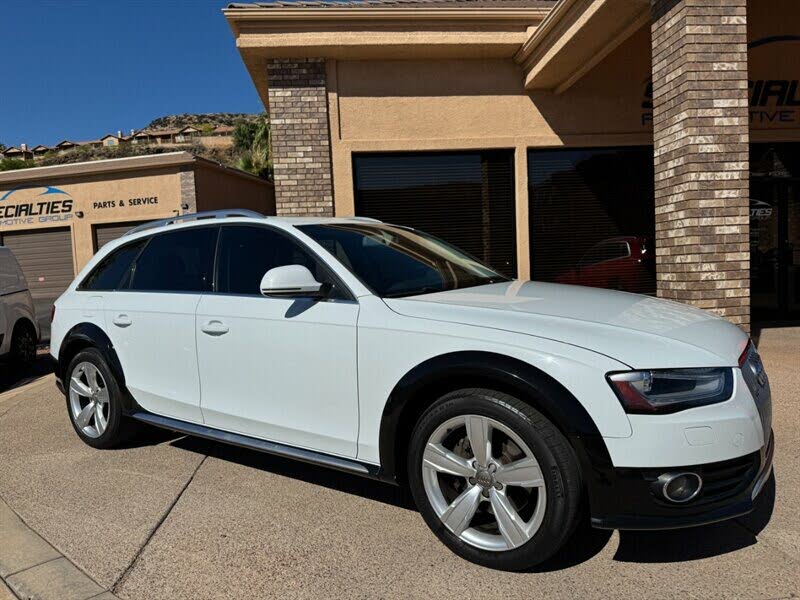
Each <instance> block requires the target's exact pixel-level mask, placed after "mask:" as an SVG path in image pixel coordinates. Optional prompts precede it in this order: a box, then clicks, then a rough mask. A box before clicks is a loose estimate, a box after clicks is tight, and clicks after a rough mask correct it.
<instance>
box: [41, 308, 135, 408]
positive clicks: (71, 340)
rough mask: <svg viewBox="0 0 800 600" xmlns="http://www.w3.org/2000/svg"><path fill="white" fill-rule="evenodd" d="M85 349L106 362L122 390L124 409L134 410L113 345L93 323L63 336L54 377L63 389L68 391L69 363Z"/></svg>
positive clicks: (104, 333)
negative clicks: (60, 382) (90, 350)
mask: <svg viewBox="0 0 800 600" xmlns="http://www.w3.org/2000/svg"><path fill="white" fill-rule="evenodd" d="M85 348H94V349H95V350H97V351H98V352H99V353H100V354H101V356H102V357H103V359H104V360H105V361H106V364H107V365H108V368H109V369H111V373H112V374H113V375H114V377H115V378H116V380H117V383H118V385H119V388H120V390H123V398H125V403H126V406H125V409H126V410H131V409H134V408H135V406H133V404H132V403H133V398H132V397H131V396H130V394H128V393H125V392H126V387H125V372H124V371H123V369H122V364H121V363H120V360H119V356H117V352H116V350H115V349H114V344H113V343H112V342H111V338H109V337H108V335H107V334H106V332H105V331H103V330H102V329H101V328H100V327H99V326H97V325H95V324H94V323H78V324H77V325H75V326H74V327H73V328H72V329H70V330H69V331H68V332H67V335H65V336H64V340H63V341H62V343H61V346H60V348H59V351H58V362H57V366H56V377H58V379H60V380H61V381H62V382H64V383H65V385H64V387H65V389H68V387H69V386H68V385H67V384H66V379H67V376H68V373H67V369H68V368H69V363H70V361H71V360H72V359H73V357H75V355H76V354H78V352H80V351H81V350H84V349H85Z"/></svg>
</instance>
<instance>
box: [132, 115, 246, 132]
mask: <svg viewBox="0 0 800 600" xmlns="http://www.w3.org/2000/svg"><path fill="white" fill-rule="evenodd" d="M257 118H258V115H253V114H248V113H199V114H183V115H166V116H164V117H158V118H157V119H153V120H152V121H150V123H149V124H148V125H147V126H146V127H145V129H146V130H157V129H179V128H181V127H185V126H186V125H193V126H194V127H201V126H203V125H211V126H213V127H217V126H219V125H235V124H236V123H237V122H239V121H255V120H256V119H257Z"/></svg>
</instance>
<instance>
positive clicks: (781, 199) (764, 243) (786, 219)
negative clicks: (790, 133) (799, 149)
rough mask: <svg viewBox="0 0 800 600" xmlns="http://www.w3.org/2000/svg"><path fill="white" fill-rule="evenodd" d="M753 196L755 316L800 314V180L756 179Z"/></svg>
mask: <svg viewBox="0 0 800 600" xmlns="http://www.w3.org/2000/svg"><path fill="white" fill-rule="evenodd" d="M750 196H751V199H750V279H751V283H750V286H751V304H752V313H753V318H754V320H775V319H794V318H797V317H800V183H798V181H796V180H792V179H764V180H754V181H752V182H751V187H750Z"/></svg>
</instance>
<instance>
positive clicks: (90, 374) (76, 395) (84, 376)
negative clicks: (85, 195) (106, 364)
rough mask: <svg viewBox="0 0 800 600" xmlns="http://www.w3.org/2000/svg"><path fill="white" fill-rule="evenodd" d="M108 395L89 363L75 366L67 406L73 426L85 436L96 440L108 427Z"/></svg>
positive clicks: (96, 372) (100, 376)
mask: <svg viewBox="0 0 800 600" xmlns="http://www.w3.org/2000/svg"><path fill="white" fill-rule="evenodd" d="M110 399H111V398H110V395H109V392H108V386H107V385H106V382H105V379H103V375H102V374H101V373H100V371H99V369H98V368H97V367H96V366H95V365H93V364H92V363H90V362H82V363H79V364H78V365H76V366H75V368H74V369H73V370H72V375H71V376H70V379H69V405H70V410H71V411H72V419H73V421H74V422H75V426H76V427H77V428H78V429H79V430H80V431H81V432H82V433H83V434H84V435H86V436H88V437H90V438H98V437H100V436H101V435H103V433H104V432H105V430H106V427H108V418H109V414H110Z"/></svg>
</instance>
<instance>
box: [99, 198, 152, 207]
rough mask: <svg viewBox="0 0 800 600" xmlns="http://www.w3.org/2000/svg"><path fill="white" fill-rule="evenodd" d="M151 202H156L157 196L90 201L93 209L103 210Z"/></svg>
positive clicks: (148, 204)
mask: <svg viewBox="0 0 800 600" xmlns="http://www.w3.org/2000/svg"><path fill="white" fill-rule="evenodd" d="M153 204H158V196H146V197H144V198H128V199H127V200H98V201H95V202H92V208H93V209H94V210H104V209H110V208H127V207H129V206H150V205H153Z"/></svg>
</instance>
